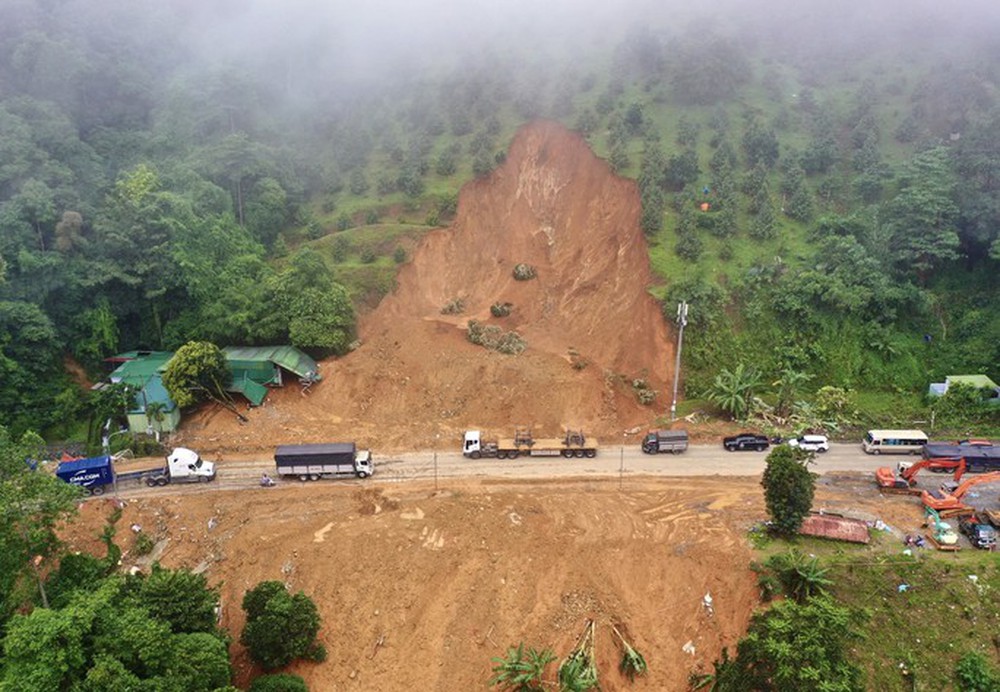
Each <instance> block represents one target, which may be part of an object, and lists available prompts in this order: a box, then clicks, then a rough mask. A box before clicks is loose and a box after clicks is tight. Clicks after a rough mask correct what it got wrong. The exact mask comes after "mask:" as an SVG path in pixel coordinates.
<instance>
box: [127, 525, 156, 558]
mask: <svg viewBox="0 0 1000 692" xmlns="http://www.w3.org/2000/svg"><path fill="white" fill-rule="evenodd" d="M154 547H156V542H155V541H154V540H153V539H152V538H150V537H149V534H148V533H144V532H142V531H140V532H139V533H137V534H136V535H135V543H134V544H133V546H132V550H133V551H134V552H135V554H136V555H149V554H150V553H151V552H153V548H154Z"/></svg>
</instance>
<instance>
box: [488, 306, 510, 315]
mask: <svg viewBox="0 0 1000 692" xmlns="http://www.w3.org/2000/svg"><path fill="white" fill-rule="evenodd" d="M513 308H514V305H513V304H512V303H493V305H491V306H490V314H492V315H493V316H494V317H507V316H508V315H510V311H511V310H512V309H513Z"/></svg>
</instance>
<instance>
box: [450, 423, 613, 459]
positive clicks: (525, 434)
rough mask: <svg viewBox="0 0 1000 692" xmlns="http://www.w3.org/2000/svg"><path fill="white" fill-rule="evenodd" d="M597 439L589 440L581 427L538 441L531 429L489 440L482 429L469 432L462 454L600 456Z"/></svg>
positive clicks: (514, 457) (474, 456)
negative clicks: (562, 434)
mask: <svg viewBox="0 0 1000 692" xmlns="http://www.w3.org/2000/svg"><path fill="white" fill-rule="evenodd" d="M597 447H598V445H597V440H588V439H587V438H586V437H584V435H583V432H582V431H580V430H568V431H567V432H566V435H565V436H564V437H562V438H551V439H539V440H536V439H535V438H534V437H533V436H532V434H531V431H530V430H529V429H528V428H517V429H516V430H515V431H514V437H513V438H508V439H498V440H487V439H483V435H482V433H481V432H480V431H478V430H466V431H465V445H464V447H463V448H462V455H463V456H465V457H467V458H469V459H480V458H482V457H495V458H497V459H517V458H518V457H519V456H526V457H557V456H563V457H566V458H567V459H568V458H570V457H581V458H582V457H588V458H593V457H595V456H597Z"/></svg>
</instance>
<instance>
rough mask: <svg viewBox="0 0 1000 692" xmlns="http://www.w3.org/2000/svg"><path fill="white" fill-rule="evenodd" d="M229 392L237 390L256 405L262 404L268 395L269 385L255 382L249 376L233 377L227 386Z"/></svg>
mask: <svg viewBox="0 0 1000 692" xmlns="http://www.w3.org/2000/svg"><path fill="white" fill-rule="evenodd" d="M226 391H227V392H237V393H239V394H242V395H243V396H245V397H246V398H247V400H248V401H249V402H250V403H251V404H253V405H254V406H260V405H261V403H262V402H263V401H264V398H265V397H266V396H267V387H265V386H264V385H262V384H259V383H257V382H254V381H253V380H252V379H250V378H249V377H246V376H244V377H242V378H236V377H234V378H233V381H232V382H231V383H230V384H229V386H228V387H226Z"/></svg>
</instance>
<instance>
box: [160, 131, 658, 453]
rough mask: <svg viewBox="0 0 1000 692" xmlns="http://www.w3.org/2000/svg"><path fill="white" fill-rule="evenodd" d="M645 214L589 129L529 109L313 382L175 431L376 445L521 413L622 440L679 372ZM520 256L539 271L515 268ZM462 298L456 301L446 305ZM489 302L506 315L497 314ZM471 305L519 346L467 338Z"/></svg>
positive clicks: (474, 316) (520, 418) (416, 441)
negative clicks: (655, 290) (638, 385)
mask: <svg viewBox="0 0 1000 692" xmlns="http://www.w3.org/2000/svg"><path fill="white" fill-rule="evenodd" d="M639 213H640V209H639V198H638V193H637V190H636V187H635V185H634V184H632V183H631V182H630V181H627V180H623V179H621V178H619V177H617V176H615V175H614V174H613V173H611V171H610V170H609V169H608V166H607V164H605V163H604V162H603V161H601V160H599V159H598V158H596V157H595V156H594V154H593V153H592V152H591V150H590V148H589V147H588V146H587V143H586V142H585V141H584V139H583V138H582V137H580V136H579V135H576V134H573V133H571V132H569V131H568V130H566V129H565V128H564V127H562V126H561V125H558V124H557V123H553V122H547V121H540V122H536V123H532V124H529V125H527V126H525V127H524V128H523V129H522V130H520V131H519V132H518V134H517V136H516V137H515V138H514V141H513V143H512V144H511V147H510V151H509V153H508V154H507V157H506V160H505V162H504V164H503V165H501V166H500V167H499V168H497V169H496V170H495V171H494V172H493V173H492V174H490V175H489V176H487V177H484V178H482V179H479V180H476V181H474V182H473V183H470V184H469V185H467V186H466V187H465V188H463V190H462V192H461V195H460V196H459V203H458V212H457V216H456V218H455V221H454V223H452V224H451V226H449V227H448V228H445V229H441V230H437V231H433V232H431V233H429V234H428V235H426V236H425V237H424V239H423V241H422V242H421V244H420V245H419V246H418V247H417V249H416V251H415V252H414V253H413V257H412V259H411V261H409V262H408V263H407V264H406V265H405V266H403V267H402V269H401V271H400V272H399V276H398V279H397V287H396V289H395V291H393V293H392V294H391V295H389V296H387V297H386V298H385V299H384V300H383V301H382V302H381V304H379V305H378V307H377V308H376V309H375V310H374V311H372V312H371V313H370V314H367V315H365V316H364V317H363V318H362V321H361V324H360V327H359V333H360V339H361V345H360V346H359V347H358V348H357V349H356V350H354V351H353V352H351V353H350V354H348V355H347V356H345V357H343V358H339V359H336V358H331V359H328V360H326V361H324V362H323V363H322V364H321V372H322V375H323V381H322V382H321V383H320V384H319V385H317V386H315V387H313V388H312V389H311V390H310V391H309V394H308V396H306V397H303V396H300V395H299V393H298V391H294V387H292V388H289V389H288V390H285V391H274V392H272V394H271V395H270V398H269V403H268V405H266V406H264V407H263V408H260V409H256V410H251V411H249V412H248V414H247V415H248V416H249V418H250V423H249V424H247V425H245V426H237V424H236V423H235V421H234V420H233V419H232V418H231V416H229V415H228V414H222V415H218V413H217V412H215V411H214V410H213V411H212V412H205V413H202V414H201V415H199V416H197V417H193V418H188V419H187V420H185V422H184V424H183V427H182V431H181V435H180V437H179V438H178V439H177V441H176V442H177V443H182V442H183V443H184V444H188V445H190V446H192V447H195V448H197V449H202V450H206V449H211V448H214V447H216V446H217V445H218V444H219V442H220V441H223V440H224V441H225V442H224V443H223V445H225V446H227V447H229V448H233V447H238V448H240V449H254V448H260V449H269V448H271V447H273V446H274V445H275V444H277V443H291V442H306V441H312V442H315V441H321V440H327V439H331V438H334V437H342V438H351V439H358V440H359V442H363V443H365V444H370V445H371V446H372V447H374V448H376V449H377V450H378V451H380V452H381V451H387V450H391V449H393V448H397V449H412V448H429V447H432V446H434V445H435V444H436V440H437V438H438V436H440V438H442V444H445V446H452V445H454V444H455V441H456V440H457V439H460V437H461V431H462V430H464V429H466V428H469V427H483V428H484V429H486V430H492V431H494V432H496V433H509V432H511V430H512V428H513V426H514V425H534V426H536V432H537V433H538V434H540V435H550V436H552V435H559V434H560V433H561V432H562V430H563V429H565V428H566V427H569V428H574V429H575V428H582V429H583V430H584V431H585V432H586V433H587V434H588V435H591V436H597V437H599V438H601V437H603V438H604V439H619V438H620V437H621V435H622V434H623V432H624V431H625V430H628V429H630V428H635V427H637V426H643V425H647V424H649V423H650V422H651V420H652V419H653V417H654V416H655V415H656V413H657V412H659V413H661V414H662V412H663V410H664V408H665V406H667V405H668V403H667V402H668V401H669V391H670V389H669V388H670V386H671V385H672V380H671V373H672V364H673V345H672V340H671V339H670V338H669V334H668V329H667V326H666V322H665V320H664V318H663V315H662V313H661V311H660V309H659V306H658V304H657V302H656V301H655V300H654V299H653V298H652V297H651V296H650V295H649V293H648V288H649V286H650V284H651V283H652V278H651V275H650V272H649V269H648V259H647V249H646V243H645V240H644V238H643V236H642V232H641V230H640V229H639V226H638V217H639ZM519 263H526V264H529V265H531V266H533V267H534V268H535V269H536V270H537V277H536V278H534V279H531V280H528V281H517V280H515V279H514V277H513V268H514V266H515V265H516V264H519ZM455 300H460V301H461V303H462V305H463V306H464V307H463V308H462V310H461V312H459V313H458V314H442V309H443V308H444V307H445V306H446V305H447V304H448V303H449V302H451V301H455ZM496 303H510V304H511V305H512V306H513V307H512V312H511V314H510V315H509V316H507V317H501V318H497V317H493V316H492V315H491V312H490V307H491V306H492V305H493V304H496ZM468 320H477V321H479V322H482V323H489V324H496V325H498V326H500V327H501V328H503V329H504V330H505V331H511V330H513V331H516V332H517V333H518V334H520V335H521V336H522V337H523V338H524V340H525V341H526V342H527V348H526V349H525V351H524V352H523V353H521V354H520V355H516V356H514V355H504V354H501V353H496V352H490V351H487V350H486V349H485V348H484V347H481V346H478V345H474V344H472V343H469V341H468V339H467V337H466V323H467V321H468ZM574 364H579V365H577V366H576V367H574ZM636 379H642V380H644V381H645V382H646V383H647V386H648V388H649V389H652V390H654V391H656V392H658V394H659V396H658V399H657V401H656V403H655V405H653V406H643V405H641V404H640V403H639V401H638V397H637V392H636V389H635V387H634V386H633V383H634V381H635V380H636Z"/></svg>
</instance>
